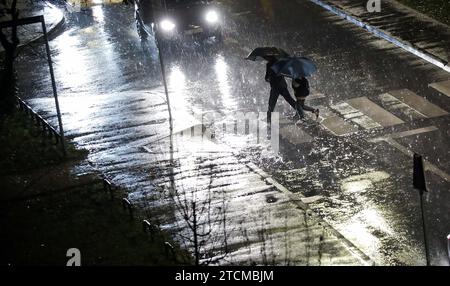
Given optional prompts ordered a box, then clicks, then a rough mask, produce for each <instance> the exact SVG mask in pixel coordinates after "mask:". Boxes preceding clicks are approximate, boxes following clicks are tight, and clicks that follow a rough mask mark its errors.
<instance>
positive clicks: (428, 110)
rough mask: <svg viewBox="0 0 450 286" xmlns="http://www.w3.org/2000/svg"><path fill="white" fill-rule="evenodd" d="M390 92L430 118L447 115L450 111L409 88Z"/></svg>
mask: <svg viewBox="0 0 450 286" xmlns="http://www.w3.org/2000/svg"><path fill="white" fill-rule="evenodd" d="M388 94H390V95H392V96H393V97H395V98H397V99H398V100H400V101H402V102H403V103H405V104H406V105H408V106H409V107H411V108H413V109H415V110H416V111H418V112H419V113H421V114H423V115H424V116H426V117H428V118H433V117H438V116H443V115H447V114H448V112H447V111H445V110H443V109H442V108H440V107H439V106H437V105H435V104H433V103H431V102H429V101H428V100H426V99H425V98H423V97H421V96H419V95H417V94H415V93H414V92H412V91H410V90H409V89H400V90H394V91H389V92H388Z"/></svg>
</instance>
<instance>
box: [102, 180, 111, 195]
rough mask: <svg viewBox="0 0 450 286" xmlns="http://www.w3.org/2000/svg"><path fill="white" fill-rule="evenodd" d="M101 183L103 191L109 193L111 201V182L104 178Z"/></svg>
mask: <svg viewBox="0 0 450 286" xmlns="http://www.w3.org/2000/svg"><path fill="white" fill-rule="evenodd" d="M102 182H103V191H105V192H109V195H110V196H111V200H112V199H114V193H113V188H112V184H111V182H110V181H109V180H108V179H106V178H103V179H102Z"/></svg>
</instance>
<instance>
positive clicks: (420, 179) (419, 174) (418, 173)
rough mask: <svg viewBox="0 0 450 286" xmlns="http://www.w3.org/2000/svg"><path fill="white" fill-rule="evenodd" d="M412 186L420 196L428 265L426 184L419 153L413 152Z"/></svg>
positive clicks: (428, 262) (428, 263) (428, 264)
mask: <svg viewBox="0 0 450 286" xmlns="http://www.w3.org/2000/svg"><path fill="white" fill-rule="evenodd" d="M413 186H414V188H415V189H417V190H418V191H419V196H420V212H421V215H422V229H423V241H424V244H425V255H426V259H427V266H430V253H429V252H428V239H427V228H426V224H425V211H424V205H423V195H424V193H425V192H427V184H426V182H425V169H424V167H423V158H422V156H421V155H419V154H417V153H414V170H413Z"/></svg>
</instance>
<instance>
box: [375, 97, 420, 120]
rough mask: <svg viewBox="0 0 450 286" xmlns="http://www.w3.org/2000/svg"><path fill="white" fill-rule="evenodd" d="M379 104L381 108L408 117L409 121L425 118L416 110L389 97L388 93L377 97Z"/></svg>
mask: <svg viewBox="0 0 450 286" xmlns="http://www.w3.org/2000/svg"><path fill="white" fill-rule="evenodd" d="M379 98H380V100H381V103H382V105H383V107H385V108H386V109H388V110H389V111H396V110H398V111H400V112H402V113H403V114H405V115H406V116H408V117H409V119H410V120H413V119H419V118H426V116H425V115H424V114H422V113H420V112H418V111H417V110H415V109H413V108H411V107H410V106H409V105H407V104H405V103H403V102H402V101H400V100H399V99H398V98H396V97H394V96H392V95H390V94H389V93H383V94H380V95H379Z"/></svg>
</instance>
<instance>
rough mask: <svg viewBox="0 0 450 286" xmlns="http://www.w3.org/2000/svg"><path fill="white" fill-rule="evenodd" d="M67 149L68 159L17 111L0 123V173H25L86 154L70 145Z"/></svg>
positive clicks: (56, 145)
mask: <svg viewBox="0 0 450 286" xmlns="http://www.w3.org/2000/svg"><path fill="white" fill-rule="evenodd" d="M66 146H67V157H66V158H64V157H63V156H62V151H61V147H60V145H59V144H54V142H53V141H52V140H50V139H48V138H45V137H43V136H42V131H41V130H40V129H38V128H37V127H35V125H34V124H33V123H32V122H31V120H30V119H28V118H27V117H26V116H25V115H24V114H23V113H21V112H19V111H17V112H15V113H13V114H12V115H9V116H8V117H6V118H4V119H3V120H2V121H1V123H0V153H1V160H0V174H8V173H15V172H26V171H30V170H33V169H37V168H41V167H46V166H51V165H55V164H59V163H62V162H64V161H66V160H67V159H70V160H76V159H81V158H83V157H85V156H86V155H87V152H86V151H84V150H77V149H76V148H75V147H74V146H73V145H72V144H66Z"/></svg>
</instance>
